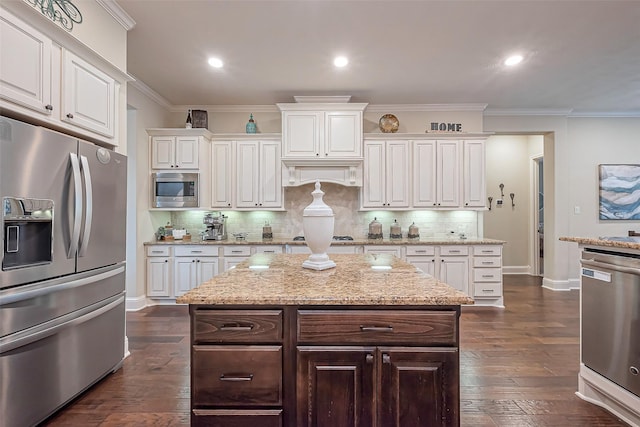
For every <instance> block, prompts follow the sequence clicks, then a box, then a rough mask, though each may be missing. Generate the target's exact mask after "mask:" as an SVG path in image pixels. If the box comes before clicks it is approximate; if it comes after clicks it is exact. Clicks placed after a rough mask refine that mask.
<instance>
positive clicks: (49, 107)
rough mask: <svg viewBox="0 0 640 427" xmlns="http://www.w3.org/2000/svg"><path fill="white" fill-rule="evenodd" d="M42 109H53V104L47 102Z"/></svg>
mask: <svg viewBox="0 0 640 427" xmlns="http://www.w3.org/2000/svg"><path fill="white" fill-rule="evenodd" d="M44 109H45V110H49V111H53V105H51V104H47V105H45V106H44Z"/></svg>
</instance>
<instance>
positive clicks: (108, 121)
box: [0, 7, 131, 145]
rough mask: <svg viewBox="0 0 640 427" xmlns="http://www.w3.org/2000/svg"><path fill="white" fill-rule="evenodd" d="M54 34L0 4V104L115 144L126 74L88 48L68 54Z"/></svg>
mask: <svg viewBox="0 0 640 427" xmlns="http://www.w3.org/2000/svg"><path fill="white" fill-rule="evenodd" d="M39 30H42V32H41V31H39ZM56 34H57V33H56V31H55V29H53V31H52V30H51V28H49V27H47V28H44V27H42V28H34V27H33V26H31V25H29V24H27V23H26V22H25V21H23V20H22V19H20V18H18V17H17V16H15V15H13V14H12V13H11V12H9V11H7V10H6V9H4V8H2V7H0V108H2V109H3V110H5V109H6V110H7V111H13V112H16V113H19V114H20V115H23V116H27V117H30V118H34V119H37V120H38V121H39V122H42V123H43V124H44V125H45V126H49V127H52V128H54V129H57V130H62V131H64V132H69V133H73V134H77V135H79V136H80V137H86V138H87V139H90V140H93V141H100V142H104V143H107V144H110V145H118V137H119V135H118V132H119V127H118V112H119V111H120V107H121V106H120V103H121V98H120V90H121V88H122V83H124V82H127V81H129V80H131V77H130V76H128V75H127V74H126V73H124V72H123V71H122V70H120V69H118V68H117V67H116V66H114V65H113V64H111V63H108V62H106V61H105V60H104V58H102V57H98V56H97V54H96V53H95V52H94V51H92V50H90V49H84V48H83V47H82V46H78V45H75V44H74V45H73V46H72V50H73V52H72V51H71V50H69V49H67V47H66V45H65V44H64V42H61V41H60V40H63V39H64V37H62V38H60V39H58V38H57V36H56Z"/></svg>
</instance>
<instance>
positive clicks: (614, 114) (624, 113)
mask: <svg viewBox="0 0 640 427" xmlns="http://www.w3.org/2000/svg"><path fill="white" fill-rule="evenodd" d="M569 117H572V118H573V117H593V118H598V117H602V118H614V117H620V118H624V117H632V118H635V117H640V110H638V111H633V110H631V111H573V112H571V114H569Z"/></svg>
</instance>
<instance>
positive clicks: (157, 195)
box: [151, 172, 199, 208]
mask: <svg viewBox="0 0 640 427" xmlns="http://www.w3.org/2000/svg"><path fill="white" fill-rule="evenodd" d="M151 176H152V183H151V191H152V194H151V200H152V206H153V207H154V208H197V207H199V203H198V188H199V182H198V180H199V175H198V174H197V173H177V172H158V173H154V174H152V175H151Z"/></svg>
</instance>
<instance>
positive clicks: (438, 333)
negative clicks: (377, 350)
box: [298, 310, 458, 345]
mask: <svg viewBox="0 0 640 427" xmlns="http://www.w3.org/2000/svg"><path fill="white" fill-rule="evenodd" d="M456 319H457V313H456V312H455V311H420V310H416V311H412V310H389V311H386V310H385V311H378V310H299V311H298V343H309V344H315V343H319V344H389V345H391V344H401V345H455V344H457V337H458V334H457V329H456Z"/></svg>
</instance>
